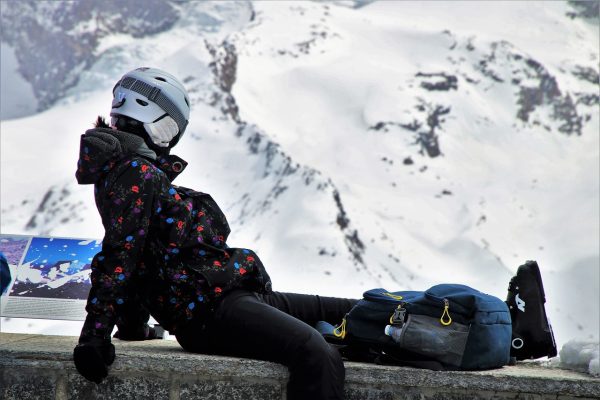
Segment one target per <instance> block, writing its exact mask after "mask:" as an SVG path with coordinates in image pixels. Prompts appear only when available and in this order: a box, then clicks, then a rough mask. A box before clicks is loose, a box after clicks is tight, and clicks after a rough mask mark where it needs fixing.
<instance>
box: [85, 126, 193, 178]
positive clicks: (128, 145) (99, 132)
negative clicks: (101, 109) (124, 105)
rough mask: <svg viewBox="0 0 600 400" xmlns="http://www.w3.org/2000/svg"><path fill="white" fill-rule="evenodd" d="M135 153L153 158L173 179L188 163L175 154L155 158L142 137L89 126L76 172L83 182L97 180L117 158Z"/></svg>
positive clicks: (109, 168) (108, 169)
mask: <svg viewBox="0 0 600 400" xmlns="http://www.w3.org/2000/svg"><path fill="white" fill-rule="evenodd" d="M132 153H133V154H139V155H141V156H144V157H146V158H150V159H154V161H155V163H156V164H157V167H159V168H161V169H162V170H163V171H164V172H165V173H166V174H167V176H168V177H169V179H171V180H173V179H175V177H176V176H177V175H179V173H181V172H182V171H183V169H184V168H185V167H186V166H187V163H186V162H185V161H183V160H182V159H180V158H179V157H177V156H174V155H169V156H163V157H161V158H160V159H159V160H156V154H155V153H154V152H152V151H151V150H150V149H149V148H148V146H147V145H146V143H145V142H144V139H142V138H141V137H139V136H137V135H134V134H131V133H127V132H123V131H118V130H114V129H111V128H108V127H104V126H103V127H98V128H95V129H89V130H87V131H86V132H85V134H83V135H81V142H80V145H79V161H77V172H76V173H75V177H76V178H77V182H78V183H79V184H80V185H87V184H94V183H96V182H97V181H98V180H99V179H100V178H101V177H102V176H104V175H105V174H106V173H108V171H110V170H111V168H112V167H113V166H114V165H115V163H116V162H117V161H119V160H120V159H121V158H123V157H124V156H125V155H126V154H132ZM173 166H174V167H173Z"/></svg>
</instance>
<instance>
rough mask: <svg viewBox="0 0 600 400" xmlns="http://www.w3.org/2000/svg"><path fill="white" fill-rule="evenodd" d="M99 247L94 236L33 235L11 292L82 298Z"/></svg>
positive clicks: (85, 293)
mask: <svg viewBox="0 0 600 400" xmlns="http://www.w3.org/2000/svg"><path fill="white" fill-rule="evenodd" d="M100 249H101V243H100V241H96V240H81V239H55V238H40V237H34V238H32V239H31V244H30V245H29V248H28V249H27V254H26V255H25V258H24V259H23V262H22V264H21V265H20V266H19V267H18V268H17V271H16V272H17V273H16V277H15V282H14V284H13V287H12V289H11V291H10V296H11V297H16V296H18V297H37V298H54V299H74V300H85V299H86V298H87V295H88V292H89V290H90V285H91V282H90V273H91V269H90V264H91V262H92V259H93V257H94V255H95V254H96V253H98V252H99V251H100Z"/></svg>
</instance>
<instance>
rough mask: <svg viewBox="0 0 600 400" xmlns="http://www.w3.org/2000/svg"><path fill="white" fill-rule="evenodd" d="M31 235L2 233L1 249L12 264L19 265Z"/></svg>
mask: <svg viewBox="0 0 600 400" xmlns="http://www.w3.org/2000/svg"><path fill="white" fill-rule="evenodd" d="M29 239H31V237H30V236H10V235H0V251H1V252H2V253H4V257H6V260H7V261H8V264H10V265H19V262H20V261H21V257H23V253H24V252H25V249H26V248H27V244H28V243H29Z"/></svg>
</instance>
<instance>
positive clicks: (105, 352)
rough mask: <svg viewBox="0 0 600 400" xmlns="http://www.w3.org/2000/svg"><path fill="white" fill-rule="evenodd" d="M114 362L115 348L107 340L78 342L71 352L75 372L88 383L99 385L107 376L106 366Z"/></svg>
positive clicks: (95, 339)
mask: <svg viewBox="0 0 600 400" xmlns="http://www.w3.org/2000/svg"><path fill="white" fill-rule="evenodd" d="M114 360H115V346H114V345H113V344H112V343H111V342H110V340H107V339H101V338H91V339H86V340H80V341H79V344H78V345H77V346H75V349H74V350H73V361H74V362H75V367H76V368H77V371H79V373H80V374H81V375H83V377H84V378H85V379H87V380H89V381H92V382H96V383H100V382H102V380H103V379H104V378H106V377H107V376H108V366H109V365H111V364H112V363H113V361H114Z"/></svg>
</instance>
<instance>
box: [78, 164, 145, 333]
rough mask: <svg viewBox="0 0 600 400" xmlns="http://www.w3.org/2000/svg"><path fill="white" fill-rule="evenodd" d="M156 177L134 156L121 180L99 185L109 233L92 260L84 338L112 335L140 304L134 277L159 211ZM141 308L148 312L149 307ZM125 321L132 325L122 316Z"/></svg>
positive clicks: (101, 208)
mask: <svg viewBox="0 0 600 400" xmlns="http://www.w3.org/2000/svg"><path fill="white" fill-rule="evenodd" d="M155 182H156V179H155V175H153V172H152V169H151V168H149V166H148V165H146V164H145V163H144V162H140V161H131V162H128V165H127V166H126V167H125V169H124V171H122V172H121V173H120V175H119V176H118V177H116V179H113V180H109V179H107V180H106V182H101V183H100V187H98V188H97V190H100V191H102V196H100V197H99V198H98V209H99V211H100V214H101V216H102V224H103V225H104V229H105V236H104V240H103V242H102V251H101V252H100V253H98V254H97V255H96V256H95V257H94V260H93V261H92V274H91V279H92V288H91V290H90V293H89V296H88V301H87V305H86V311H87V313H88V314H87V318H86V320H85V322H84V325H83V329H82V331H81V336H80V340H79V341H80V343H82V342H85V341H87V340H89V338H93V337H96V338H98V337H102V338H104V339H109V338H110V335H111V333H112V329H113V327H114V325H115V323H116V322H117V319H118V318H119V317H121V316H122V317H125V318H127V315H131V313H132V307H135V305H134V304H133V303H134V302H136V301H137V299H136V298H135V296H134V292H135V290H133V287H132V285H131V282H132V281H134V280H135V276H136V272H137V271H136V267H138V265H139V264H140V262H141V255H142V250H143V248H144V241H145V238H146V234H147V232H148V227H149V224H150V217H151V215H152V211H153V202H154V191H155V187H156V183H155ZM105 185H107V187H103V186H105ZM130 303H131V304H130ZM140 312H141V313H146V314H147V312H146V311H145V310H140ZM146 314H144V315H140V316H139V317H142V318H141V319H140V320H138V321H137V322H136V323H142V324H145V323H146V321H147V319H148V317H147V315H146ZM143 319H145V321H142V320H143ZM132 322H133V321H132ZM121 323H124V324H127V323H126V322H123V320H122V319H121V320H120V324H121Z"/></svg>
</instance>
